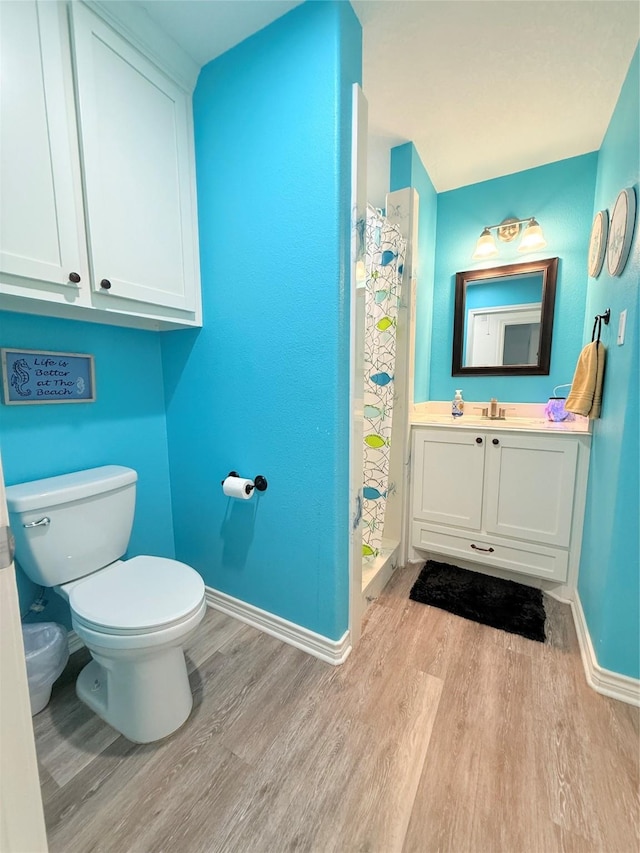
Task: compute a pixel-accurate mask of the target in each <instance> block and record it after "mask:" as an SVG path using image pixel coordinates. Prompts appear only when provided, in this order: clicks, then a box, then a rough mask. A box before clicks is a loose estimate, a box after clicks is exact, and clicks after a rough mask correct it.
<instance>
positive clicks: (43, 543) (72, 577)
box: [7, 465, 206, 743]
mask: <svg viewBox="0 0 640 853" xmlns="http://www.w3.org/2000/svg"><path fill="white" fill-rule="evenodd" d="M136 480H137V474H136V472H135V471H133V470H132V469H131V468H123V467H121V466H119V465H107V466H104V467H102V468H92V469H90V470H87V471H78V472H77V473H75V474H64V475H62V476H60V477H50V478H48V479H44V480H34V481H33V482H30V483H22V484H21V485H17V486H9V487H8V488H7V503H8V505H9V517H10V523H11V529H12V530H13V533H14V535H15V539H16V559H17V561H18V563H19V565H20V567H21V568H22V569H23V570H24V572H25V573H26V574H27V575H28V576H29V577H30V578H31V580H32V581H34V583H37V584H40V585H41V586H46V587H53V588H54V589H55V591H56V592H57V593H59V594H60V595H62V596H63V597H64V598H66V599H67V600H68V601H69V605H70V607H71V618H72V624H73V627H74V629H75V631H76V633H77V634H78V636H79V637H80V638H81V639H82V640H83V642H84V643H85V645H86V646H87V647H88V649H89V651H90V652H91V655H92V657H93V660H92V661H91V662H90V663H89V664H87V666H86V667H85V668H84V669H83V670H82V672H81V673H80V675H79V676H78V681H77V683H76V691H77V693H78V696H79V697H80V699H82V701H83V702H85V703H86V704H87V705H88V706H89V707H90V708H91V709H92V710H93V711H95V713H96V714H98V715H99V716H100V717H102V719H103V720H106V722H107V723H109V724H110V725H111V726H113V727H114V729H117V730H118V731H119V732H121V733H122V734H123V735H124V736H125V737H127V738H129V740H132V741H135V742H136V743H149V742H151V741H154V740H159V739H160V738H163V737H166V736H167V735H169V734H171V732H173V731H175V730H176V729H177V728H179V727H180V726H181V725H182V724H183V723H184V722H185V720H186V719H187V718H188V716H189V714H190V712H191V707H192V705H193V697H192V695H191V689H190V687H189V679H188V677H187V667H186V662H185V658H184V653H183V651H182V647H183V646H184V644H185V642H186V641H187V639H188V638H189V637H190V636H191V634H192V633H193V631H194V630H195V629H196V628H197V627H198V625H199V624H200V622H201V621H202V618H203V616H204V613H205V610H206V604H205V597H204V583H203V581H202V578H201V577H200V575H199V574H198V573H197V572H196V571H194V569H192V568H191V567H190V566H186V565H185V564H184V563H178V562H177V561H176V560H168V559H165V558H163V557H133V558H132V559H130V560H121V559H120V557H122V555H123V554H124V553H125V551H126V549H127V545H128V543H129V537H130V535H131V527H132V525H133V515H134V509H135V495H136Z"/></svg>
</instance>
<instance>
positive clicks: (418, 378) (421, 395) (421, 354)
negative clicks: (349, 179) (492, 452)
mask: <svg viewBox="0 0 640 853" xmlns="http://www.w3.org/2000/svg"><path fill="white" fill-rule="evenodd" d="M389 185H390V187H391V191H392V192H393V191H394V190H401V189H404V188H405V187H413V188H414V189H416V190H417V191H418V195H419V197H420V206H419V212H418V265H419V266H418V269H417V287H416V330H418V329H419V330H420V333H419V334H416V352H415V378H414V399H415V401H416V402H417V403H419V402H422V401H424V400H428V399H429V391H430V376H431V373H430V357H431V329H432V317H433V288H434V274H435V272H434V268H435V259H436V220H437V211H438V196H437V193H436V191H435V189H434V186H433V184H432V183H431V178H430V177H429V175H428V174H427V170H426V169H425V167H424V165H423V164H422V160H421V159H420V157H419V155H418V152H417V151H416V149H415V146H414V145H413V143H412V142H407V143H406V144H405V145H398V146H397V147H396V148H392V149H391V177H390V183H389Z"/></svg>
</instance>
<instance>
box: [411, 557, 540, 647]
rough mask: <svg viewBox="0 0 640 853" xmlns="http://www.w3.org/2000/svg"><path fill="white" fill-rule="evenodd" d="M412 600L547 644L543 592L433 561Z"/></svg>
mask: <svg viewBox="0 0 640 853" xmlns="http://www.w3.org/2000/svg"><path fill="white" fill-rule="evenodd" d="M409 598H411V599H413V601H419V602H421V603H422V604H431V605H433V607H440V608H441V609H442V610H448V611H449V613H455V615H456V616H463V617H464V618H465V619H472V620H473V621H474V622H481V623H482V624H483V625H490V626H491V627H492V628H500V629H501V630H502V631H508V632H509V633H511V634H520V635H521V636H522V637H527V638H528V639H529V640H537V641H538V642H539V643H544V641H545V633H544V619H545V613H544V604H543V603H542V591H541V590H539V589H533V588H532V587H530V586H524V585H523V584H521V583H515V582H514V581H507V580H503V579H502V578H492V577H490V576H489V575H481V574H479V573H478V572H470V571H467V569H459V568H458V567H457V566H450V565H449V564H448V563H436V562H435V561H434V560H429V561H428V562H427V563H426V564H425V566H424V568H423V569H422V571H421V572H420V575H419V576H418V579H417V581H416V582H415V583H414V585H413V587H412V589H411V592H410V593H409Z"/></svg>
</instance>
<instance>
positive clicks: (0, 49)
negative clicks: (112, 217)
mask: <svg viewBox="0 0 640 853" xmlns="http://www.w3.org/2000/svg"><path fill="white" fill-rule="evenodd" d="M0 86H1V89H0V110H1V115H0V119H1V120H0V154H1V156H0V240H1V243H0V272H1V273H5V274H7V275H8V276H15V277H16V278H17V279H18V280H17V281H16V282H15V285H16V286H17V287H18V288H19V287H29V286H30V282H31V281H35V282H47V283H49V284H52V285H56V286H57V287H54V288H52V289H49V290H48V291H47V290H42V291H41V292H42V293H44V294H45V295H44V298H50V299H53V300H56V299H57V300H63V301H64V300H69V301H75V300H76V299H78V288H77V282H75V283H74V282H73V281H70V276H72V278H76V277H77V276H80V275H81V273H82V272H83V271H84V270H85V267H86V264H85V256H84V252H85V250H84V246H81V242H82V241H81V235H79V234H78V229H77V223H78V221H79V218H81V216H82V208H81V205H79V204H78V200H77V198H76V195H75V193H74V183H73V177H72V175H73V171H72V169H73V165H72V164H73V158H74V148H73V130H74V128H73V127H69V122H68V116H67V107H66V99H65V86H64V62H63V56H62V40H61V29H60V18H59V10H58V9H57V8H56V4H54V3H36V2H34V0H31V2H29V0H24V2H19V0H10V2H3V3H2V8H1V10H0ZM35 288H36V289H37V285H35ZM15 292H18V293H19V292H21V291H19V290H17V291H15Z"/></svg>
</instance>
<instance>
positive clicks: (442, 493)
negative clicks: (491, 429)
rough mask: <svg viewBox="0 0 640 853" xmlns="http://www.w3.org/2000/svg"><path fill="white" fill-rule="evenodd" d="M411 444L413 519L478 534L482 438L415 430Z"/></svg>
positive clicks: (483, 447) (455, 433)
mask: <svg viewBox="0 0 640 853" xmlns="http://www.w3.org/2000/svg"><path fill="white" fill-rule="evenodd" d="M413 442H414V443H413V471H412V478H413V517H414V518H417V519H422V520H424V521H431V522H433V523H435V524H450V525H454V526H455V527H465V528H467V529H469V530H480V522H481V517H482V488H483V477H484V454H485V437H484V436H483V435H480V434H476V433H473V432H468V431H466V430H465V431H464V432H463V431H462V430H461V431H460V432H455V431H453V430H438V429H434V430H432V429H424V430H422V429H416V430H414V439H413Z"/></svg>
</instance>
